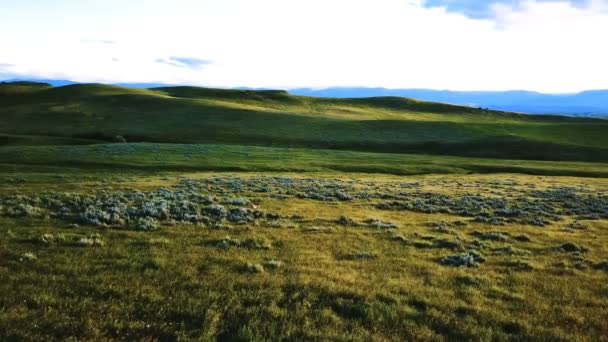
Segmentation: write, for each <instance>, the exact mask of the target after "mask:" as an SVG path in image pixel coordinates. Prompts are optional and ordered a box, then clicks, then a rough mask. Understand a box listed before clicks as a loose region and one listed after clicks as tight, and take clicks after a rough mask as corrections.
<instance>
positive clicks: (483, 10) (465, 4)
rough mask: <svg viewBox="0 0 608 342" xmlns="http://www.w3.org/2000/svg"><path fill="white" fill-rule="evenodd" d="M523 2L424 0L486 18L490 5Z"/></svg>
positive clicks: (576, 0)
mask: <svg viewBox="0 0 608 342" xmlns="http://www.w3.org/2000/svg"><path fill="white" fill-rule="evenodd" d="M543 1H544V2H558V3H559V2H564V1H563V0H562V1H560V0H541V1H539V2H543ZM524 3H525V2H522V1H519V0H494V1H492V0H489V1H488V0H486V1H483V0H426V1H425V2H424V6H426V7H444V8H446V9H447V10H448V11H450V12H455V13H462V14H464V15H466V16H468V17H471V18H478V19H487V18H490V19H491V18H493V17H494V12H493V10H492V7H493V6H495V5H497V4H498V5H504V6H508V7H512V8H518V7H520V6H521V5H522V4H524ZM568 3H570V4H571V5H573V6H578V7H584V6H585V5H587V4H589V3H590V2H589V1H586V0H571V1H568Z"/></svg>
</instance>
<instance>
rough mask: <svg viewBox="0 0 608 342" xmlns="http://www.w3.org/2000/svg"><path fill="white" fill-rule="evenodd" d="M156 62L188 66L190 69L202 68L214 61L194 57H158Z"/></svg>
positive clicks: (179, 66)
mask: <svg viewBox="0 0 608 342" xmlns="http://www.w3.org/2000/svg"><path fill="white" fill-rule="evenodd" d="M156 63H161V64H166V65H170V66H174V67H178V68H188V69H195V70H196V69H201V68H202V67H204V66H205V65H209V64H212V63H213V62H211V61H208V60H204V59H200V58H193V57H174V56H172V57H169V58H167V59H164V58H158V59H156Z"/></svg>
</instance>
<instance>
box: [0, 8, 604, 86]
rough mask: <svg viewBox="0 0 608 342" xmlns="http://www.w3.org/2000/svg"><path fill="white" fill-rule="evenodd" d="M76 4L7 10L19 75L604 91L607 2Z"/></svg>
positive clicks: (3, 23) (0, 34)
mask: <svg viewBox="0 0 608 342" xmlns="http://www.w3.org/2000/svg"><path fill="white" fill-rule="evenodd" d="M67 2H68V1H62V2H58V3H57V2H52V4H51V2H48V3H45V2H41V3H40V4H39V5H37V6H36V7H35V8H32V7H31V6H25V5H21V3H22V2H19V1H16V2H14V3H13V4H11V5H10V6H8V5H7V6H5V7H4V8H3V9H2V11H0V41H1V42H2V48H1V49H0V60H1V61H5V62H12V61H18V65H16V66H14V67H12V68H11V72H15V73H19V74H23V75H35V76H36V77H39V78H60V79H73V80H75V81H82V82H115V83H129V82H137V83H168V84H193V85H202V86H217V87H241V86H242V87H252V88H255V87H264V88H297V87H311V88H323V87H330V86H367V87H386V88H432V89H451V90H508V89H524V90H536V91H542V92H574V91H580V90H585V89H607V88H608V68H606V67H605V64H606V60H608V46H606V44H603V40H604V35H605V33H606V32H608V0H588V1H584V2H582V1H565V0H563V1H557V0H517V1H515V0H513V1H511V0H489V1H483V2H481V1H476V2H472V1H469V2H467V1H466V0H459V1H456V0H441V1H439V0H331V1H327V0H290V1H285V0H256V1H250V0H222V1H200V0H173V1H171V2H170V3H169V2H166V1H161V0H146V1H145V4H144V1H143V0H139V1H137V0H133V1H130V2H129V5H128V6H127V5H124V4H125V2H124V1H123V0H89V1H80V2H70V3H71V5H70V11H67V7H66V8H63V7H62V6H67V5H65V3H67ZM61 4H64V5H61ZM117 9H120V10H117ZM475 11H477V12H475ZM488 11H491V15H490V14H487V13H488ZM68 13H69V15H68ZM467 13H468V14H467ZM471 13H483V14H471ZM23 17H28V18H32V19H31V20H29V21H28V22H27V23H26V22H23V21H22V20H18V18H23ZM75 26H77V27H78V32H75V31H74V27H75ZM82 37H103V38H104V39H105V40H107V41H112V42H115V43H114V44H83V43H82V42H81V38H82ZM167 51H170V54H168V53H167ZM113 59H118V60H119V61H118V62H116V61H114V60H113ZM211 61H212V62H211Z"/></svg>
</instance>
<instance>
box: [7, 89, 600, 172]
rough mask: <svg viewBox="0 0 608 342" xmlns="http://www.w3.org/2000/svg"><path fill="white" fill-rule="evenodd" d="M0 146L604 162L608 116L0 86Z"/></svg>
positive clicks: (208, 92) (244, 94) (277, 96)
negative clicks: (136, 145)
mask: <svg viewBox="0 0 608 342" xmlns="http://www.w3.org/2000/svg"><path fill="white" fill-rule="evenodd" d="M0 118H2V120H0V136H1V139H0V143H2V144H4V145H16V144H17V145H23V144H32V145H45V144H49V145H65V144H86V143H103V142H112V141H114V140H115V138H116V136H118V135H120V136H123V137H125V138H126V139H127V140H128V141H129V142H156V143H186V144H231V145H253V146H268V147H281V148H285V147H291V148H314V149H338V150H352V151H367V152H390V153H410V154H411V153H414V154H419V153H423V154H439V155H454V156H467V157H490V158H510V159H537V160H571V161H608V147H607V146H608V137H607V135H606V134H605V132H608V121H604V120H591V119H576V118H567V117H560V116H533V115H524V114H514V113H507V112H498V111H488V110H484V109H479V108H471V107H463V106H453V105H447V104H441V103H433V102H424V101H418V100H413V99H406V98H398V97H378V98H367V99H331V98H313V97H301V96H295V95H290V94H289V93H287V92H284V91H251V90H224V89H206V88H196V87H171V88H153V89H130V88H123V87H117V86H107V85H99V84H85V85H71V86H64V87H57V88H52V87H49V86H48V85H45V84H38V85H36V84H31V85H27V86H26V85H20V84H14V83H10V84H8V83H5V84H1V85H0Z"/></svg>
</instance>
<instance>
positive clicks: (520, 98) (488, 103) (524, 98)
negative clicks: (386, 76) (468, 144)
mask: <svg viewBox="0 0 608 342" xmlns="http://www.w3.org/2000/svg"><path fill="white" fill-rule="evenodd" d="M290 92H291V93H292V94H296V95H303V96H320V97H347V98H357V97H375V96H401V97H410V98H416V99H420V100H425V101H434V102H444V103H451V104H459V105H468V106H474V107H483V108H491V109H497V110H504V111H510V112H523V113H532V114H565V115H575V116H595V117H600V116H605V117H608V90H590V91H584V92H580V93H576V94H543V93H537V92H531V91H521V90H516V91H449V90H430V89H385V88H327V89H320V90H316V89H309V88H299V89H291V90H290Z"/></svg>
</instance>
